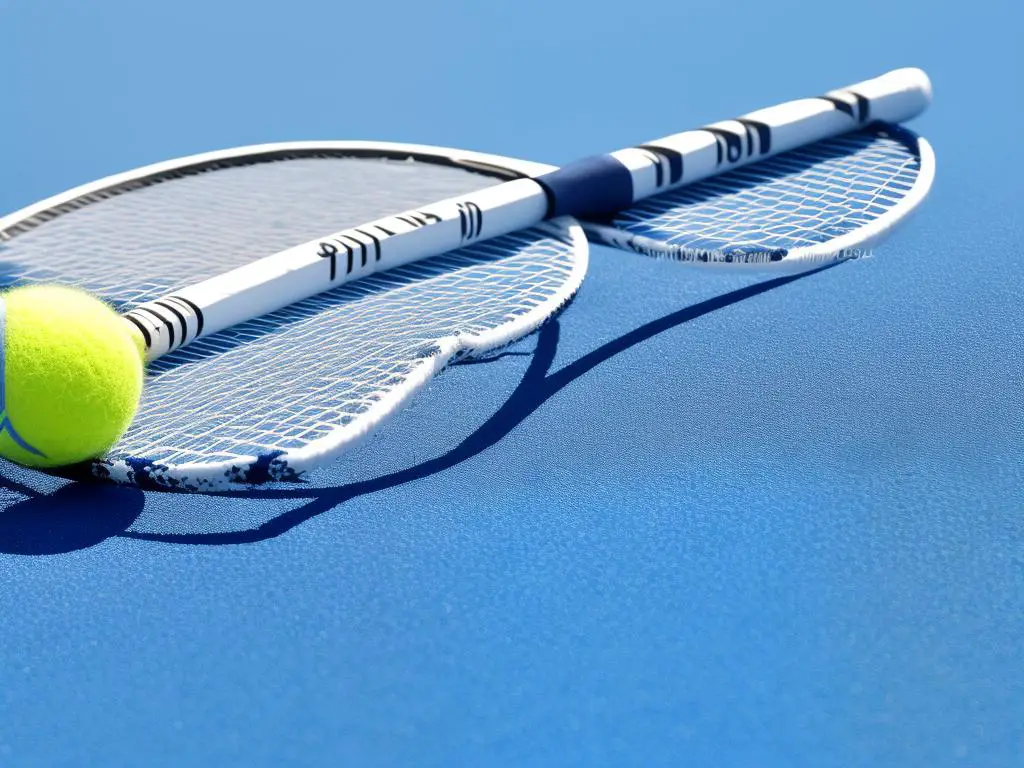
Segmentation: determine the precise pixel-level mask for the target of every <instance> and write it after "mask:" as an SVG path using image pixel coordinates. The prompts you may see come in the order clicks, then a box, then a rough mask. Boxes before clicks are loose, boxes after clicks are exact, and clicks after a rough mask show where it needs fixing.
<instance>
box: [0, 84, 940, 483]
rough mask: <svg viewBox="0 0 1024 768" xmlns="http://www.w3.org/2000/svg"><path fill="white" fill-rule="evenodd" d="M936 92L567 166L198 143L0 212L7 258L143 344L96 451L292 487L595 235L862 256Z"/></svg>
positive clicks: (897, 209) (797, 107)
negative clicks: (108, 315)
mask: <svg viewBox="0 0 1024 768" xmlns="http://www.w3.org/2000/svg"><path fill="white" fill-rule="evenodd" d="M929 100H930V87H929V84H928V81H927V78H926V77H925V75H924V74H923V73H922V72H920V71H919V70H898V71H896V72H892V73H889V74H887V75H884V76H882V77H880V78H876V79H875V80H871V81H867V82H865V83H860V84H858V85H855V86H851V87H849V88H845V89H841V90H838V91H834V92H830V93H829V94H826V95H825V96H824V97H820V98H816V99H804V100H800V101H796V102H789V103H787V104H783V105H779V106H776V107H772V108H769V109H765V110H760V111H758V112H754V113H751V114H749V115H747V116H745V117H743V118H740V119H738V120H735V121H726V122H723V123H716V124H713V125H711V126H706V127H705V128H702V129H699V130H697V131H688V132H685V133H681V134H676V135H674V136H670V137H666V138H664V139H660V140H658V141H655V142H649V143H647V144H644V145H641V146H638V147H635V148H631V149H626V150H621V151H619V152H615V153H612V154H611V155H606V156H601V157H598V158H592V159H588V160H584V161H580V162H578V163H575V164H573V165H570V166H566V167H565V168H562V169H554V168H552V167H550V166H543V165H540V164H536V163H529V162H526V161H515V160H510V159H507V158H499V157H495V156H490V155H481V154H477V153H469V152H458V151H453V150H441V149H437V148H430V147H419V146H412V145H394V144H380V143H359V142H356V143H353V142H325V143H302V144H282V145H264V146H261V147H256V148H242V149H238V150H231V151H228V152H219V153H211V154H208V155H202V156H197V157H192V158H185V159H183V160H178V161H173V162H170V163H163V164H159V165H156V166H149V167H147V168H144V169H141V170H139V171H136V172H132V173H128V174H122V175H119V176H115V177H111V178H109V179H105V180H103V181H101V182H97V183H94V184H91V185H86V186H84V187H80V188H77V189H75V190H72V191H70V192H68V193H65V194H64V195H59V196H57V197H55V198H51V199H49V200H46V201H43V202H42V203H39V204H37V205H35V206H31V207H30V208H27V209H25V210H23V211H21V212H19V213H16V214H13V215H11V216H8V217H6V218H4V219H0V237H2V238H3V240H4V241H5V245H4V248H3V251H2V252H0V257H2V259H3V262H4V264H5V267H6V271H7V282H8V284H13V283H19V282H38V281H54V280H60V281H62V282H70V283H74V284H77V285H82V286H83V287H86V288H88V289H90V290H92V291H94V292H97V293H99V294H100V295H103V296H104V297H106V298H108V299H109V300H111V301H113V302H114V303H115V304H116V305H117V306H118V307H119V308H120V309H122V310H123V311H124V312H125V317H126V320H127V321H128V322H130V323H132V324H133V327H135V328H136V329H137V330H138V332H139V333H140V335H142V336H143V338H144V339H145V341H146V347H147V355H148V357H149V359H150V361H151V363H150V376H149V382H148V384H147V391H146V393H145V395H144V400H143V404H142V407H141V409H140V415H139V417H138V418H137V420H136V423H135V424H134V425H133V426H132V428H131V430H130V431H129V433H128V434H127V435H126V436H125V438H124V439H123V440H122V442H121V443H120V444H119V445H118V446H117V447H116V448H115V449H114V451H113V452H112V453H111V454H110V455H108V456H106V457H104V458H103V459H101V460H98V461H95V462H92V463H91V464H90V465H89V467H88V469H89V471H91V472H92V473H94V474H96V475H99V476H102V477H109V478H112V479H115V480H118V481H120V482H128V483H134V484H139V485H147V486H159V487H178V488H188V489H207V490H212V489H215V488H217V487H220V486H221V485H223V484H224V483H230V482H238V483H258V482H265V481H296V480H300V479H302V478H303V477H304V476H305V475H306V473H307V472H308V471H310V470H311V469H312V468H314V467H316V466H317V465H319V464H320V463H322V462H324V461H326V460H329V459H330V458H333V457H334V456H336V455H338V454H339V453H340V452H342V451H344V450H346V449H348V448H351V447H352V446H354V445H356V444H358V443H359V442H360V441H361V440H362V439H364V438H365V437H366V436H367V435H368V434H370V433H371V432H372V430H373V429H374V428H375V427H376V426H378V425H379V424H380V423H381V422H382V421H383V420H384V419H385V418H387V417H388V416H389V415H391V414H393V413H394V412H396V411H397V410H398V409H399V408H400V407H401V406H402V405H403V404H404V403H406V402H407V401H408V400H409V398H410V397H411V396H412V395H413V394H414V393H415V392H416V391H418V390H419V389H420V388H421V387H422V386H423V385H424V384H425V383H426V382H427V381H428V380H429V379H430V378H431V377H432V376H433V375H434V374H435V373H436V372H437V371H439V370H441V369H442V368H443V367H444V366H445V365H447V364H449V363H450V362H451V361H452V360H454V359H457V358H458V357H460V356H462V355H473V354H481V353H484V352H487V351H490V350H493V349H495V348H496V347H500V346H502V345H504V344H507V343H509V342H511V341H514V340H516V339H518V338H520V337H522V336H523V335H525V334H527V333H529V332H531V331H533V330H535V329H536V328H537V327H538V326H539V325H540V324H542V323H543V322H544V321H545V320H547V319H548V318H550V317H551V316H552V315H553V314H555V313H556V312H557V311H558V310H559V309H560V308H562V307H563V306H565V304H566V303H567V302H568V301H569V300H570V299H571V297H572V296H573V295H574V294H575V292H576V290H577V289H578V287H579V285H580V283H581V282H582V279H583V276H584V274H585V272H586V266H587V238H588V237H589V238H590V239H591V240H592V241H594V242H598V243H602V244H607V245H612V246H614V247H618V248H624V249H628V250H633V251H636V252H639V253H644V254H649V255H655V256H664V257H668V258H673V259H677V260H680V261H686V262H692V263H697V264H705V265H747V266H758V267H771V268H775V269H789V270H799V269H806V268H808V267H811V266H817V265H819V264H821V263H822V262H824V261H828V260H836V259H844V258H849V257H851V256H855V255H857V254H858V253H859V252H860V251H861V250H863V249H865V248H867V247H868V246H869V245H870V244H871V243H872V242H874V241H876V240H878V239H879V238H881V237H883V236H884V235H885V234H886V233H887V232H888V231H890V230H891V229H892V227H894V226H895V225H896V224H897V223H899V222H900V221H902V220H903V219H905V218H906V216H907V215H908V214H909V213H910V212H912V211H913V210H914V209H915V208H916V207H917V206H918V204H919V203H920V202H921V201H922V200H923V199H924V196H925V195H926V193H927V190H928V188H929V186H930V183H931V179H932V176H933V172H934V158H933V156H932V153H931V150H930V148H929V147H928V145H927V143H926V142H924V141H923V140H921V139H918V138H917V137H915V136H914V135H913V134H911V133H909V132H907V131H905V130H904V129H901V128H898V127H895V126H894V125H892V124H893V123H896V122H899V121H902V120H906V119H910V118H912V117H914V116H915V115H917V114H918V113H920V111H921V110H923V109H924V108H925V106H927V104H928V102H929ZM497 182H503V183H497ZM488 183H491V186H484V185H486V184H488ZM481 187H483V188H482V189H481ZM353 189H358V190H360V194H359V195H358V196H356V197H353V194H352V190H353ZM439 197H444V198H445V199H443V200H442V201H441V202H430V200H432V199H436V198H439ZM400 205H401V207H407V208H408V210H407V211H406V212H405V213H402V214H398V215H384V214H386V213H387V212H388V210H389V209H390V210H394V209H395V208H397V207H400ZM573 217H582V219H583V224H582V228H581V225H580V224H579V223H578V222H577V221H576V219H574V218H573ZM361 221H368V222H369V223H366V224H359V222H361ZM346 222H350V223H351V224H354V225H355V226H348V227H347V228H345V229H342V230H338V231H336V232H335V233H334V234H332V235H328V236H323V235H321V234H319V233H322V232H324V231H327V230H328V228H329V224H330V223H346ZM584 230H585V232H586V237H585V236H584ZM296 242H303V243H304V244H302V245H299V246H295V245H294V243H296ZM261 251H262V252H264V253H266V252H271V253H273V254H274V255H272V256H269V257H266V258H263V259H259V260H257V261H255V262H250V259H251V258H252V256H253V255H254V254H258V253H260V252H261ZM225 270H226V271H225ZM356 278H362V279H358V280H357V279H356Z"/></svg>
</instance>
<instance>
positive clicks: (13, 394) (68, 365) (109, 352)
mask: <svg viewBox="0 0 1024 768" xmlns="http://www.w3.org/2000/svg"><path fill="white" fill-rule="evenodd" d="M142 377H143V358H142V347H141V339H139V338H138V336H137V334H135V333H133V332H132V330H131V328H130V326H129V325H128V324H127V323H126V322H125V321H124V320H122V319H121V318H120V316H118V314H117V313H116V312H115V311H114V310H113V309H111V308H110V307H109V306H107V305H106V304H104V303H103V302H102V301H100V300H99V299H96V298H94V297H92V296H90V295H89V294H87V293H84V292H82V291H79V290H75V289H73V288H64V287H60V286H54V285H36V286H27V287H23V288H15V289H13V290H11V291H8V292H7V293H5V294H2V295H0V410H2V413H0V456H4V457H5V458H8V459H11V460H12V461H16V462H18V463H19V464H25V465H27V466H30V467H57V466H63V465H66V464H75V463H77V462H80V461H85V460H86V459H91V458H94V457H96V456H100V455H102V454H103V453H105V452H106V451H107V450H108V449H109V448H110V447H111V446H113V445H114V443H116V442H117V440H118V438H120V437H121V435H122V434H124V431H125V430H126V429H127V428H128V425H129V424H130V423H131V420H132V418H133V417H134V416H135V411H136V410H137V409H138V405H139V398H140V396H141V395H142Z"/></svg>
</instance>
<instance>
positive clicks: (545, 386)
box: [0, 263, 836, 555]
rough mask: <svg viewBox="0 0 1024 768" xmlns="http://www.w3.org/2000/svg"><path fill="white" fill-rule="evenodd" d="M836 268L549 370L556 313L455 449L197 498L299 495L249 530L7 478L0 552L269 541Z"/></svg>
mask: <svg viewBox="0 0 1024 768" xmlns="http://www.w3.org/2000/svg"><path fill="white" fill-rule="evenodd" d="M833 266H836V263H830V264H828V265H825V266H823V267H820V268H818V269H815V270H812V271H809V272H804V273H801V274H797V275H786V276H783V277H778V278H774V279H770V280H765V281H762V282H758V283H754V284H752V285H748V286H745V287H743V288H740V289H737V290H734V291H730V292H728V293H725V294H721V295H719V296H715V297H712V298H710V299H707V300H704V301H701V302H698V303H696V304H692V305H690V306H687V307H684V308H682V309H679V310H676V311H674V312H671V313H669V314H667V315H664V316H662V317H660V318H657V319H655V320H652V321H650V322H648V323H645V324H643V325H641V326H639V327H637V328H634V329H633V330H631V331H629V332H628V333H625V334H623V335H621V336H619V337H617V338H615V339H612V340H611V341H609V342H607V343H605V344H603V345H601V346H600V347H598V348H596V349H594V350H592V351H591V352H589V353H587V354H585V355H583V356H582V357H580V358H579V359H577V360H575V361H574V362H572V363H569V364H568V365H566V366H564V367H563V368H561V369H559V370H557V371H554V372H551V371H550V368H551V365H552V363H553V361H554V359H555V355H556V353H557V350H558V344H559V339H560V333H561V326H560V324H559V321H558V320H557V319H556V320H553V321H552V322H550V323H548V324H547V325H546V326H544V327H543V328H542V329H541V330H540V332H539V333H538V334H537V340H536V346H535V349H534V351H533V352H532V353H530V354H531V359H530V363H529V366H528V367H527V370H526V372H525V373H524V375H523V377H522V379H521V380H520V381H519V383H518V384H517V386H516V388H515V389H514V390H513V392H512V393H511V394H510V395H509V397H508V398H507V399H506V400H505V402H504V403H503V404H502V405H501V406H500V407H499V408H498V410H497V411H495V412H494V414H493V415H491V417H490V418H488V419H487V421H485V422H484V423H482V424H480V425H479V426H478V427H477V428H476V429H475V430H474V431H473V432H472V433H470V434H469V435H468V436H467V437H466V438H464V439H463V440H462V442H460V443H459V444H458V445H456V446H455V447H453V448H452V449H451V450H449V451H447V452H445V453H443V454H441V455H438V456H435V457H433V458H431V459H427V460H425V461H422V462H419V463H417V464H415V465H413V466H410V467H407V468H405V469H401V470H398V471H395V472H391V473H388V474H384V475H380V476H378V477H375V478H370V479H367V480H360V481H356V482H352V483H347V484H344V485H339V486H334V487H326V488H315V487H310V486H305V485H296V486H289V487H273V488H255V489H244V490H238V491H228V492H221V493H216V494H210V495H205V496H200V497H199V498H202V499H205V500H208V503H211V504H213V503H216V500H217V499H221V498H230V499H249V500H253V501H259V500H266V501H282V500H284V501H287V500H292V499H294V500H297V501H300V502H304V503H302V504H301V505H300V506H298V507H296V508H293V509H291V510H289V511H287V512H285V513H283V514H279V515H277V516H275V517H272V518H270V519H268V520H266V521H265V522H263V523H261V524H259V525H257V526H254V527H251V528H247V529H243V530H235V531H218V532H210V533H204V532H194V533H147V532H142V531H132V530H130V528H131V527H132V526H133V525H134V524H135V523H136V522H137V521H138V520H139V519H140V517H141V516H142V515H143V514H144V511H145V506H146V496H145V493H144V492H143V491H141V490H139V489H137V488H124V487H119V486H115V485H111V484H106V483H102V482H73V483H69V484H67V485H65V486H63V487H61V488H60V489H58V490H57V491H55V492H53V493H51V494H48V495H44V494H37V493H35V492H34V491H32V490H31V489H29V488H27V487H26V486H24V485H23V484H18V483H15V482H13V481H7V480H4V481H3V485H4V486H6V488H7V489H8V490H10V491H12V492H14V493H17V494H18V495H21V496H24V497H25V498H24V500H21V501H19V502H17V503H15V504H12V505H11V506H9V507H7V508H6V509H5V510H4V511H2V512H0V552H3V553H9V554H23V555H43V554H58V553H63V552H69V551H73V550H77V549H84V548H87V547H90V546H94V545H95V544H98V543H101V542H102V541H104V540H105V539H107V538H109V537H112V536H122V537H126V538H132V539H139V540H143V541H152V542H161V543H169V544H193V545H195V544H202V545H207V546H214V545H221V544H244V543H254V542H259V541H264V540H267V539H272V538H274V537H276V536H280V535H281V534H284V533H287V532H288V531H290V530H291V529H293V528H295V527H296V526H299V525H302V524H303V523H305V522H306V521H308V520H311V519H312V518H314V517H317V516H319V515H321V514H323V513H324V512H328V511H331V510H333V509H334V508H335V507H337V506H339V505H341V504H344V503H345V502H347V501H350V500H352V499H355V498H358V497H361V496H366V495H369V494H373V493H376V492H378V491H383V490H387V489H389V488H394V487H396V486H399V485H402V484H404V483H408V482H412V481H416V480H420V479H422V478H425V477H428V476H430V475H434V474H437V473H439V472H444V471H446V470H449V469H451V468H453V467H455V466H457V465H458V464H460V463H462V462H464V461H466V460H468V459H471V458H473V457H474V456H477V455H478V454H480V453H482V452H484V451H486V450H487V449H488V448H490V447H492V446H494V445H495V444H496V443H498V442H499V441H500V440H502V439H503V438H504V437H505V436H506V435H508V434H509V433H510V432H511V431H512V430H513V429H515V428H516V427H517V426H518V425H520V424H521V423H522V422H523V421H525V420H526V419H527V418H528V417H529V416H530V415H531V414H532V413H534V412H535V411H537V410H538V409H539V408H541V407H542V406H543V405H544V403H545V402H547V401H548V400H549V399H550V398H551V397H553V396H554V395H555V394H557V393H558V392H559V391H561V390H562V389H564V388H565V387H567V386H569V385H570V384H571V383H573V382H574V381H575V380H576V379H578V378H580V377H581V376H583V375H584V374H586V373H588V372H589V371H591V370H593V369H594V368H596V367H598V366H599V365H601V364H603V363H604V362H606V361H608V360H610V359H612V358H613V357H615V356H616V355H618V354H620V353H622V352H625V351H626V350H628V349H630V348H631V347H634V346H637V345H638V344H641V343H643V342H645V341H647V340H649V339H652V338H654V337H655V336H657V335H659V334H661V333H664V332H666V331H669V330H672V329H674V328H677V327H679V326H681V325H684V324H685V323H688V322H690V321H691V320H695V319H697V318H700V317H702V316H704V315H707V314H709V313H711V312H714V311H716V310H719V309H724V308H726V307H729V306H731V305H733V304H737V303H739V302H742V301H745V300H747V299H750V298H754V297H756V296H759V295H761V294H763V293H766V292H768V291H771V290H774V289H776V288H780V287H782V286H785V285H788V284H789V283H792V282H794V281H796V280H799V279H802V278H804V277H808V276H810V275H813V274H817V273H818V272H821V271H824V270H825V269H830V268H831V267H833ZM489 359H493V358H489ZM479 362H487V360H483V361H479ZM477 364H479V363H477ZM172 493H173V492H172Z"/></svg>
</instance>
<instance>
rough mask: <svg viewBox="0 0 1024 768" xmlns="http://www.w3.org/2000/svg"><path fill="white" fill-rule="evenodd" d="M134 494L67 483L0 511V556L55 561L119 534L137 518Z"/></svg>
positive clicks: (139, 495)
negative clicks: (42, 557)
mask: <svg viewBox="0 0 1024 768" xmlns="http://www.w3.org/2000/svg"><path fill="white" fill-rule="evenodd" d="M144 503H145V496H144V494H143V492H142V491H140V490H138V489H137V488H125V487H122V486H116V485H104V484H99V483H69V484H68V485H65V486H64V487H62V488H60V489H58V490H57V491H55V492H53V493H50V494H47V495H39V496H33V497H31V498H28V499H26V500H25V501H20V502H18V503H16V504H12V505H11V506H9V507H7V508H6V509H4V510H3V511H0V553H4V554H10V555H58V554H63V553H66V552H73V551H75V550H78V549H85V548H87V547H92V546H95V545H96V544H99V543H100V542H102V541H104V540H106V539H109V538H110V537H111V536H117V535H118V534H121V533H124V532H125V531H126V530H127V529H128V528H130V527H131V525H132V524H133V523H134V522H135V520H136V519H138V517H139V515H141V514H142V508H143V505H144Z"/></svg>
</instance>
